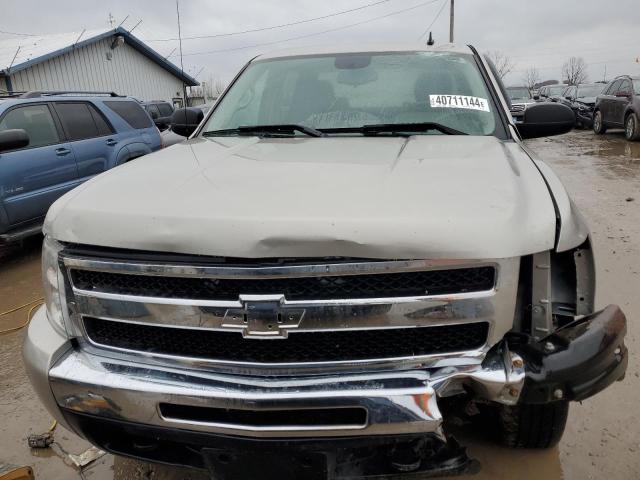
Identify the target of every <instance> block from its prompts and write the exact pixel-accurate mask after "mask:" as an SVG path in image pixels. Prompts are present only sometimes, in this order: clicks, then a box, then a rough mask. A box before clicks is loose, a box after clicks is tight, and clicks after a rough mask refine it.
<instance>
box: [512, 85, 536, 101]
mask: <svg viewBox="0 0 640 480" xmlns="http://www.w3.org/2000/svg"><path fill="white" fill-rule="evenodd" d="M507 93H508V94H509V98H510V99H511V100H528V99H530V98H531V94H530V93H529V89H527V88H507Z"/></svg>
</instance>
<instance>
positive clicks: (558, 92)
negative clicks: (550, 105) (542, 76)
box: [540, 84, 567, 102]
mask: <svg viewBox="0 0 640 480" xmlns="http://www.w3.org/2000/svg"><path fill="white" fill-rule="evenodd" d="M566 89H567V85H562V84H557V85H545V86H544V87H542V88H540V100H543V101H549V102H557V101H559V100H560V98H562V94H563V93H564V91H565V90H566Z"/></svg>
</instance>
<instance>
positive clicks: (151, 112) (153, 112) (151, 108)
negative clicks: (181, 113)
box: [147, 105, 161, 120]
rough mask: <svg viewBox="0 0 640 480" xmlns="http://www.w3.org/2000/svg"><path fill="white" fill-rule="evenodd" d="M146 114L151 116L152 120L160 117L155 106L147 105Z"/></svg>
mask: <svg viewBox="0 0 640 480" xmlns="http://www.w3.org/2000/svg"><path fill="white" fill-rule="evenodd" d="M147 112H149V115H151V118H153V119H154V120H155V119H156V118H160V117H161V115H160V110H158V107H156V106H155V105H147Z"/></svg>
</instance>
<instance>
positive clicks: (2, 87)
mask: <svg viewBox="0 0 640 480" xmlns="http://www.w3.org/2000/svg"><path fill="white" fill-rule="evenodd" d="M0 90H7V84H6V82H5V81H4V78H3V77H0Z"/></svg>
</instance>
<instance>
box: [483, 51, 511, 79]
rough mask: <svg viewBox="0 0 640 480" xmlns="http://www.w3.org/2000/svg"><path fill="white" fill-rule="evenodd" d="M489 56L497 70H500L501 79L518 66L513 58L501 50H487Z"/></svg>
mask: <svg viewBox="0 0 640 480" xmlns="http://www.w3.org/2000/svg"><path fill="white" fill-rule="evenodd" d="M487 57H489V60H491V61H492V62H493V65H494V66H495V67H496V71H497V72H498V75H499V76H500V79H503V78H504V77H505V76H506V75H507V74H509V73H510V72H511V71H512V70H513V67H515V66H516V64H515V63H514V62H513V61H512V60H511V58H510V57H508V56H507V55H505V54H504V53H502V52H501V51H500V50H492V51H490V52H487Z"/></svg>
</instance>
